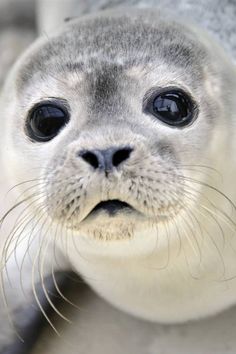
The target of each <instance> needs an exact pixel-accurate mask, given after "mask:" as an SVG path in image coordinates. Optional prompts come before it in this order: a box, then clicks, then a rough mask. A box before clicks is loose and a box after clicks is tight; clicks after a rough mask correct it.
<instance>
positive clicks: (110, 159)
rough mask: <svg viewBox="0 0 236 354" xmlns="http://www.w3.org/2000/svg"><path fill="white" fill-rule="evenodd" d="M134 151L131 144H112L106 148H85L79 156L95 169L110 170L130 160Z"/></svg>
mask: <svg viewBox="0 0 236 354" xmlns="http://www.w3.org/2000/svg"><path fill="white" fill-rule="evenodd" d="M132 151H133V149H132V148H131V147H130V146H123V147H120V146H112V147H110V148H108V149H104V150H99V149H97V150H83V151H80V152H79V154H78V156H79V157H80V158H82V159H83V160H84V161H85V162H87V163H88V164H89V165H90V166H92V167H93V168H94V169H95V170H96V169H99V170H101V171H104V172H110V171H112V170H114V169H115V168H117V167H118V166H119V165H121V164H122V163H123V162H124V161H126V160H128V159H129V157H130V154H131V152H132Z"/></svg>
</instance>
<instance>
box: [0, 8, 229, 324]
mask: <svg viewBox="0 0 236 354" xmlns="http://www.w3.org/2000/svg"><path fill="white" fill-rule="evenodd" d="M235 94H236V73H235V68H234V66H233V64H232V63H231V60H230V59H229V58H228V57H227V55H226V54H224V52H223V51H222V50H221V48H220V47H219V46H218V45H217V44H215V43H214V41H212V39H211V38H208V37H207V35H206V34H205V32H202V31H201V30H200V29H196V28H195V27H194V26H192V25H183V24H181V23H178V22H177V21H174V20H172V19H168V17H167V18H166V17H165V16H164V15H163V14H162V13H161V12H159V11H156V10H144V9H143V10H138V9H136V10H134V9H132V11H130V13H129V15H126V11H124V10H113V11H104V12H101V13H97V14H93V15H87V16H84V17H82V18H80V19H77V20H72V21H71V22H69V23H67V24H66V25H65V26H64V27H63V29H62V30H60V31H59V32H57V33H55V34H54V35H51V36H50V37H47V38H46V37H45V36H44V37H43V38H41V39H40V40H38V41H37V42H36V43H35V44H34V45H33V46H32V47H30V49H29V50H28V51H27V52H26V53H25V54H24V55H23V56H22V57H21V59H20V60H19V61H18V63H17V64H16V66H15V67H14V69H13V70H12V73H11V74H10V76H9V79H8V80H7V83H6V85H5V89H4V93H3V95H2V98H1V116H2V126H1V152H2V164H3V167H2V168H3V169H4V171H5V172H6V175H7V179H8V181H9V184H10V185H16V186H17V187H16V188H15V189H17V190H18V191H19V195H20V199H18V203H16V208H18V207H19V206H20V205H21V204H22V205H24V206H25V209H24V211H23V212H21V214H20V218H19V219H18V221H17V222H16V224H15V226H14V228H13V231H12V232H11V234H10V235H9V238H8V241H7V246H6V247H5V249H6V254H7V255H5V257H4V258H6V259H8V258H9V259H10V265H9V267H8V272H9V273H10V276H11V274H13V273H14V267H13V265H12V264H13V263H14V262H11V258H12V257H13V253H14V252H13V253H12V251H11V249H12V248H13V249H16V252H17V250H19V252H18V253H19V254H18V256H19V257H21V258H20V262H21V261H22V259H23V258H24V257H26V253H27V251H28V250H29V248H32V249H34V251H32V252H35V254H36V255H37V256H35V257H36V258H35V259H36V260H34V261H33V267H32V263H31V267H30V271H32V272H33V270H32V268H37V267H38V268H37V269H39V273H41V279H42V275H44V274H46V273H50V272H51V271H52V268H51V266H49V267H48V266H47V265H46V263H50V261H53V270H54V271H55V270H56V269H57V267H60V268H63V267H65V269H72V270H74V271H76V272H77V273H78V274H80V275H81V276H82V278H84V280H85V281H86V282H87V283H88V284H89V285H90V286H91V287H92V288H93V289H94V290H95V291H96V292H97V293H98V294H100V295H101V296H102V297H103V298H105V299H107V301H109V302H110V303H112V304H113V305H114V306H116V307H118V308H120V309H122V310H124V311H126V312H128V313H130V314H133V315H135V316H139V317H141V318H144V319H147V320H149V321H159V322H163V323H174V322H183V321H187V320H191V319H197V318H201V317H205V316H208V315H213V314H215V313H217V312H219V311H221V310H223V309H225V308H227V307H229V306H231V305H233V304H234V303H235V302H236V279H235V276H236V262H235V249H234V247H235V226H236V224H235V206H234V202H235V200H236V188H235V187H234V176H235V172H236V171H235V169H236V167H235V166H236V165H235V161H234V160H235V141H236V137H235V132H236V127H235V112H236V109H235V108H236V107H235ZM7 215H8V214H7ZM9 240H10V241H9ZM12 245H13V246H12ZM50 252H51V253H50ZM48 254H49V255H48ZM60 257H61V258H60ZM33 258H34V257H33ZM62 259H63V260H62ZM62 264H63V266H62ZM36 273H37V271H36ZM35 278H37V276H35Z"/></svg>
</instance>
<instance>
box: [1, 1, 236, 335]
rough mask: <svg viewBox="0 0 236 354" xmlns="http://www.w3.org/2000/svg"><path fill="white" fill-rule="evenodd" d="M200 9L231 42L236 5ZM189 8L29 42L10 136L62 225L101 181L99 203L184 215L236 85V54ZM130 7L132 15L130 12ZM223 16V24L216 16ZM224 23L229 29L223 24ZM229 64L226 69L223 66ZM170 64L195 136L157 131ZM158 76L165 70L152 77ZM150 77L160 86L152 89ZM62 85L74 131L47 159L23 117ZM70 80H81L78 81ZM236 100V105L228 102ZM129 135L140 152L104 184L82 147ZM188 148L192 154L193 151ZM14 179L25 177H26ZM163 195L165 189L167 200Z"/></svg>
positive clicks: (107, 20) (123, 16)
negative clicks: (235, 61) (185, 181)
mask: <svg viewBox="0 0 236 354" xmlns="http://www.w3.org/2000/svg"><path fill="white" fill-rule="evenodd" d="M69 4H71V3H69ZM78 4H79V3H78ZM126 4H127V3H126ZM91 5H92V4H91ZM114 5H122V6H123V5H124V4H123V3H120V2H119V4H117V3H112V4H111V3H109V4H107V3H105V2H104V3H98V5H97V6H98V7H96V9H95V8H93V7H92V6H91V8H89V9H90V10H91V12H92V13H93V12H96V10H97V8H99V9H104V8H111V7H113V6H114ZM128 5H132V3H129V4H128ZM135 5H137V7H142V6H143V3H141V2H140V3H136V2H135ZM149 5H151V3H150V4H149V3H148V2H146V3H145V6H147V7H149ZM155 5H156V3H155ZM158 5H159V6H161V7H162V6H163V3H162V2H158ZM171 5H173V2H172V1H171V2H169V3H168V2H165V6H170V7H171ZM200 5H201V6H202V2H200V3H199V2H198V3H197V2H194V3H191V6H192V8H191V9H192V10H191V13H192V14H194V16H192V18H193V20H195V21H196V22H197V23H198V24H202V26H203V27H205V28H206V29H208V30H209V32H214V35H215V36H216V38H218V40H221V41H222V40H223V42H224V40H225V36H226V33H227V31H229V30H232V28H234V27H233V26H234V24H233V23H232V21H231V16H229V18H228V17H227V21H226V22H224V18H225V17H224V16H226V13H227V11H230V10H232V11H231V12H233V11H234V10H235V8H234V7H233V4H232V2H228V3H227V4H225V7H224V8H222V7H220V4H218V5H219V13H218V12H215V13H214V16H212V6H213V3H212V2H209V3H208V6H209V7H206V6H205V5H204V14H205V15H204V16H202V13H201V11H200V9H201V7H200ZM86 6H87V5H86ZM86 6H84V9H83V10H81V9H79V7H77V10H78V14H79V11H82V13H87V12H90V10H89V11H88V8H86ZM188 6H190V2H186V1H185V2H180V3H179V6H178V7H177V8H176V7H175V8H174V11H170V14H168V13H167V14H166V15H165V13H164V12H163V13H159V11H158V10H155V11H154V10H138V9H137V10H134V9H132V8H129V10H128V9H127V10H125V12H124V10H123V11H122V10H114V11H107V12H103V13H101V14H94V15H88V16H84V17H81V19H77V20H74V21H72V22H70V23H69V24H67V26H66V27H65V28H64V29H63V30H62V31H59V32H57V33H56V34H54V35H51V34H50V35H49V36H45V35H44V36H43V37H44V38H43V39H42V40H41V41H42V42H41V44H40V43H39V44H37V45H36V46H34V47H32V48H30V49H29V51H28V54H26V55H25V56H24V57H23V58H22V60H21V63H20V64H17V65H18V66H16V67H15V69H14V70H16V71H15V73H16V72H17V70H18V72H17V75H16V74H15V76H16V80H14V81H13V83H12V86H9V87H12V90H13V91H14V90H15V88H16V94H15V96H14V97H15V100H16V102H17V103H16V105H17V118H18V119H17V120H16V121H14V124H13V122H12V124H11V134H9V135H10V140H11V141H14V147H15V150H16V151H17V153H18V154H19V156H21V157H23V159H22V161H23V160H25V159H24V157H25V153H26V154H27V157H28V158H29V160H30V165H29V167H30V168H31V165H32V167H33V168H32V175H33V174H34V173H36V172H35V171H36V170H37V169H39V168H40V169H41V170H43V171H46V172H44V174H43V178H44V181H45V182H46V187H45V188H44V191H45V190H46V192H47V194H46V197H45V201H44V203H45V207H46V208H47V212H48V214H49V215H50V216H51V218H53V219H54V221H59V222H60V221H62V220H63V218H64V217H65V216H66V217H67V218H68V220H67V226H68V228H70V229H73V228H74V229H75V230H76V229H77V228H79V227H80V225H79V221H80V220H81V219H82V217H83V216H84V215H86V212H87V211H88V209H89V208H90V207H91V205H92V204H91V205H89V206H87V207H86V208H87V209H86V208H85V207H84V205H85V204H86V203H85V202H84V201H86V198H87V199H89V198H91V199H92V197H93V188H94V186H95V187H96V186H97V189H98V190H99V188H100V191H99V193H100V194H99V193H98V192H97V194H98V195H97V196H95V197H94V198H95V201H98V200H100V199H101V198H104V196H105V198H108V197H111V196H114V198H115V196H117V195H119V196H121V197H123V198H128V199H129V200H131V201H132V202H133V203H136V205H138V206H139V207H140V208H141V209H142V210H145V211H147V212H148V213H149V214H150V215H152V213H153V212H154V211H155V212H158V213H160V214H161V212H162V211H163V209H164V211H165V213H163V215H162V216H163V217H169V216H171V215H172V213H173V210H174V211H175V212H177V211H179V210H180V209H181V208H182V206H181V202H180V201H181V196H182V194H183V187H182V186H181V178H180V176H179V174H178V164H179V163H181V162H182V161H184V163H191V161H192V159H193V158H195V159H196V160H197V161H198V162H199V163H201V157H200V156H202V155H203V154H204V153H203V152H204V151H205V148H206V146H207V144H208V142H209V141H211V138H212V137H214V134H216V133H217V131H218V130H217V128H216V127H218V126H220V125H222V124H225V119H226V118H227V122H228V123H227V126H226V131H227V132H228V135H230V134H231V133H230V130H231V128H232V126H233V124H234V122H233V116H232V112H231V110H229V111H228V105H227V104H226V103H227V102H228V101H227V100H230V99H231V98H228V91H227V90H228V89H229V88H234V87H235V81H234V80H235V78H234V76H233V75H232V77H231V70H230V69H231V63H230V60H229V59H227V56H225V55H224V53H221V52H222V50H221V48H220V47H217V45H216V46H215V45H214V44H212V46H211V45H210V43H211V40H209V39H207V38H206V39H205V38H204V34H202V33H201V32H199V33H198V31H197V30H196V29H195V28H193V29H192V28H191V26H190V28H188V27H185V26H184V25H182V24H181V23H182V21H183V18H184V17H186V18H188V17H189V16H188V14H189V12H188V11H189V9H188ZM214 6H215V2H214ZM172 7H173V6H172ZM74 10H75V9H74ZM128 11H130V14H129V13H128V14H127V12H128ZM217 11H218V10H217ZM177 13H178V18H176V17H177ZM41 14H42V13H41ZM64 15H65V13H64ZM182 16H183V17H182ZM219 16H221V17H219ZM213 17H214V18H213ZM219 18H221V20H220V21H217V20H218V19H219ZM167 19H168V21H167ZM176 20H178V21H180V23H178V21H176ZM219 23H220V24H221V26H220V31H218V27H217V26H218V25H219ZM222 23H223V24H225V26H222ZM229 39H230V40H229V43H228V45H226V47H227V48H228V50H229V51H230V53H231V54H232V55H234V51H235V47H234V45H235V41H234V35H232V36H230V38H229ZM223 44H224V43H223ZM37 46H38V47H37ZM216 53H217V55H216ZM218 53H219V55H218ZM222 63H224V65H225V67H224V65H223V67H222ZM163 66H164V68H165V70H166V73H167V74H168V75H169V77H171V84H172V85H173V84H176V85H180V83H181V85H182V86H183V87H184V88H185V89H186V90H189V94H190V95H191V96H192V97H193V99H194V101H196V103H197V106H199V107H200V109H199V114H200V119H199V121H200V123H199V124H200V129H198V131H197V133H195V134H192V133H191V128H189V129H186V131H185V132H182V131H175V133H173V134H176V135H175V139H174V140H173V136H172V135H171V133H169V132H165V130H164V129H163V131H164V133H163V134H162V133H160V132H161V131H162V130H161V129H162V128H163V126H160V127H159V129H158V126H157V125H155V124H154V121H153V119H152V118H151V117H150V116H148V115H147V114H145V112H144V109H143V107H144V103H145V99H147V97H149V95H150V93H151V91H152V90H155V89H156V88H158V87H159V85H161V87H162V86H164V85H165V84H160V80H161V79H163V77H165V75H163V69H162V68H163ZM135 70H136V72H135ZM154 73H155V74H156V76H155V79H154V80H153V76H154ZM216 73H217V74H216ZM70 75H73V80H72V82H71V80H70V79H68V77H69V78H70ZM81 80H82V82H83V84H82V85H81ZM168 80H169V81H170V79H169V78H168ZM168 80H167V81H168ZM169 81H168V82H169ZM9 82H10V81H9ZM149 82H152V87H150V83H149ZM55 83H56V84H55ZM215 83H216V86H217V88H218V89H219V91H220V93H221V97H222V100H223V102H224V107H223V108H222V107H221V104H220V102H218V101H217V100H216V99H215V97H212V96H211V93H212V92H209V90H208V88H207V87H206V86H207V84H210V87H211V88H212V87H213V86H214V85H215ZM53 84H55V85H56V86H57V87H59V90H58V92H59V93H55V97H56V99H58V100H62V99H63V100H64V101H65V102H66V103H67V104H68V102H69V103H70V104H68V106H70V113H71V122H70V124H71V125H69V126H68V127H66V129H65V132H63V131H62V135H61V136H60V138H61V140H60V143H59V144H58V145H55V146H54V148H53V151H54V153H53V156H51V155H50V151H51V150H50V149H49V150H50V151H46V150H45V154H44V155H43V154H42V151H41V152H40V153H41V154H42V156H47V164H46V165H45V162H44V161H43V159H42V158H41V159H39V158H38V156H40V153H39V155H38V154H35V153H34V152H33V151H35V150H34V149H39V146H38V145H37V144H32V142H31V141H30V139H28V138H27V137H26V135H25V132H26V127H25V123H24V122H25V120H26V118H27V114H28V112H29V110H30V109H31V108H32V105H33V104H35V103H37V102H35V96H34V95H35V89H36V91H37V94H38V93H41V96H40V98H39V97H37V100H38V101H39V100H40V99H42V97H44V96H45V95H46V96H49V94H46V93H47V92H49V91H50V85H52V87H53ZM71 84H72V86H73V85H74V86H73V87H71V86H70V85H71ZM6 87H8V86H6ZM47 90H48V91H47ZM6 92H8V91H6ZM45 92H46V93H45ZM50 92H52V96H53V97H51V96H49V99H51V100H54V99H55V97H54V91H53V90H52V91H50ZM14 93H15V91H14ZM127 93H128V94H127ZM5 94H6V93H5ZM70 95H71V96H70ZM127 96H128V99H127ZM4 97H6V96H4ZM8 99H9V98H8ZM131 102H135V105H131ZM232 105H233V104H232V102H231V106H230V105H229V106H230V107H232ZM78 107H79V108H78ZM81 112H82V113H81ZM9 121H10V118H9V120H7V121H6V122H5V124H6V125H7V124H9ZM212 122H214V124H213V123H212ZM104 127H105V128H106V129H105V131H106V134H104ZM124 131H125V132H126V134H125V136H124ZM63 134H64V135H63ZM232 134H233V133H232ZM4 138H5V137H4ZM127 140H128V141H129V143H131V144H132V146H133V147H134V153H132V155H131V158H130V160H129V161H128V162H127V164H125V165H124V166H122V169H121V173H120V175H119V176H118V177H117V176H110V178H108V179H107V180H105V181H104V179H103V177H101V175H96V174H95V173H94V174H91V171H90V170H89V168H88V166H87V165H85V164H84V165H83V164H82V162H81V160H79V159H78V152H79V151H81V149H83V148H88V149H89V148H91V147H92V148H94V147H95V148H96V147H97V148H101V147H102V148H104V147H107V146H110V145H111V144H114V142H115V143H116V144H120V145H122V144H123V145H124V144H126V143H127ZM22 145H23V146H24V148H22ZM33 145H34V147H32V146H33ZM29 146H30V148H29ZM189 146H191V149H189V150H191V151H188V147H189ZM62 147H63V149H62ZM177 147H178V149H177ZM42 150H43V148H42ZM209 150H210V148H209ZM45 160H46V158H45ZM17 162H18V161H17ZM17 162H16V165H17ZM23 162H24V163H25V161H23ZM27 163H28V161H27ZM45 167H46V169H45ZM143 167H145V168H143ZM15 168H16V167H15V165H14V169H15ZM21 168H22V167H21ZM16 170H17V168H16ZM22 170H24V171H23V173H26V172H25V171H27V169H26V168H25V169H23V168H22ZM11 173H14V171H11ZM15 175H16V176H17V177H16V178H18V174H17V173H15ZM166 177H168V178H166ZM99 182H100V183H99ZM98 186H99V188H98ZM154 187H155V188H154ZM166 190H167V191H168V192H169V195H168V193H167V194H166ZM37 191H38V192H41V191H42V190H40V189H38V190H37ZM65 191H66V193H65ZM91 191H92V192H91ZM155 193H158V194H159V197H158V198H157V197H156V195H155ZM166 195H167V197H166ZM160 196H161V198H160ZM96 198H97V199H96ZM92 203H95V202H94V201H93V202H92ZM95 204H96V203H95ZM83 208H84V209H83ZM140 224H142V223H140ZM145 225H147V224H145ZM107 226H109V225H107ZM118 226H120V225H118ZM135 227H136V225H135V223H134V224H132V225H131V226H130V225H129V227H126V225H125V223H123V224H122V227H120V229H119V231H120V234H119V237H117V239H118V238H119V239H121V238H122V237H127V236H128V237H130V238H132V236H133V228H135ZM88 230H89V231H90V234H91V235H90V236H92V237H93V238H95V239H96V238H98V239H104V240H110V239H112V238H113V237H114V234H112V233H109V227H107V232H106V233H105V232H104V231H103V230H102V229H101V230H102V231H101V230H100V229H99V224H96V227H95V228H91V229H89V227H88V228H87V227H86V226H85V227H84V229H83V232H85V233H86V232H88V234H89V231H88ZM20 302H21V305H17V308H20V309H21V308H23V310H24V309H25V307H27V304H25V303H24V301H23V302H22V301H21V300H20ZM23 314H24V312H23ZM8 332H10V330H8Z"/></svg>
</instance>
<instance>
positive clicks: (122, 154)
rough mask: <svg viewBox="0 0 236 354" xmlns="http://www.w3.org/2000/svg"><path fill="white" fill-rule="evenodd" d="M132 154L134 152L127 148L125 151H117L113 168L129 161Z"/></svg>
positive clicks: (113, 160)
mask: <svg viewBox="0 0 236 354" xmlns="http://www.w3.org/2000/svg"><path fill="white" fill-rule="evenodd" d="M131 152H132V149H131V148H125V149H122V150H118V151H116V152H115V153H114V155H113V158H112V164H113V166H115V167H117V166H119V165H120V164H121V163H122V162H123V161H125V160H127V159H128V158H129V157H130V154H131Z"/></svg>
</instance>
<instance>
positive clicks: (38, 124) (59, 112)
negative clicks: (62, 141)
mask: <svg viewBox="0 0 236 354" xmlns="http://www.w3.org/2000/svg"><path fill="white" fill-rule="evenodd" d="M68 121H69V112H68V110H67V109H66V107H64V106H62V105H60V104H58V103H51V102H44V103H40V104H38V105H36V106H35V107H34V108H33V109H32V110H31V111H30V114H29V117H28V120H27V124H26V129H27V133H28V135H29V137H30V138H31V139H32V140H35V141H38V142H46V141H49V140H51V139H53V138H54V137H55V136H56V135H57V134H58V133H59V132H60V130H61V129H62V128H63V127H64V126H65V125H66V124H67V123H68Z"/></svg>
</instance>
